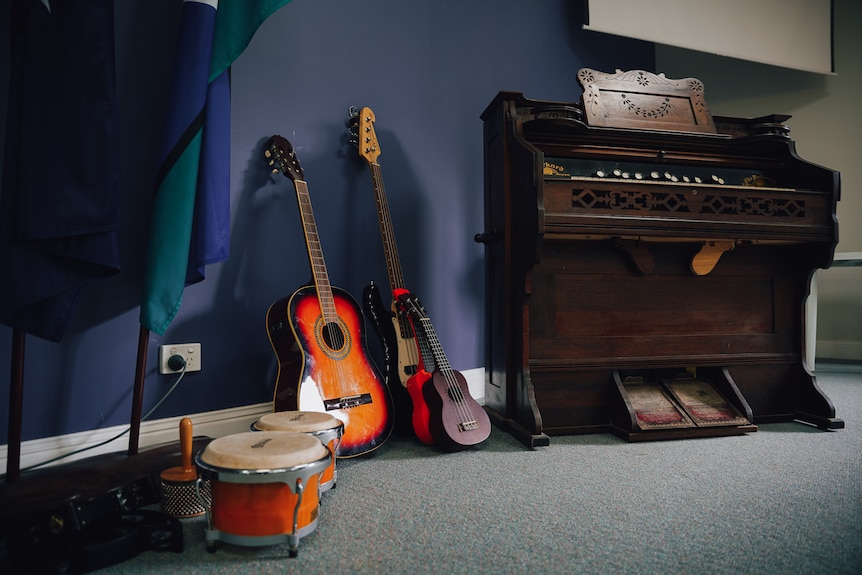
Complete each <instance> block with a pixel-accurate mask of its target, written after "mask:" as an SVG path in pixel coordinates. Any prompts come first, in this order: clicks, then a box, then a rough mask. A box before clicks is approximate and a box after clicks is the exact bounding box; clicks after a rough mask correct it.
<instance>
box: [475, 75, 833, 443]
mask: <svg viewBox="0 0 862 575" xmlns="http://www.w3.org/2000/svg"><path fill="white" fill-rule="evenodd" d="M578 81H579V83H580V84H581V86H582V88H583V96H582V98H581V100H580V102H576V103H567V102H550V101H539V100H532V99H528V98H526V97H524V96H523V94H520V93H513V92H501V93H499V94H498V95H497V97H496V98H495V99H494V100H493V101H492V102H491V103H490V104H489V106H488V107H487V109H486V110H485V111H484V113H483V114H482V120H483V121H484V147H485V166H484V170H485V230H484V231H483V232H482V233H480V234H477V238H476V239H477V241H481V242H483V243H484V244H485V246H486V258H485V262H486V310H485V311H486V314H485V317H486V326H485V337H486V363H485V365H486V389H485V405H486V409H487V410H488V411H489V413H490V414H491V416H492V419H493V420H494V421H495V422H496V423H497V424H499V425H501V426H503V427H504V428H506V429H508V430H509V431H510V432H512V433H513V434H514V435H516V436H517V437H519V438H520V439H521V440H522V441H523V442H524V443H526V444H527V445H530V446H533V447H535V446H537V445H544V444H547V443H548V442H549V437H548V436H549V435H560V434H571V433H588V432H608V431H610V432H614V433H617V434H619V435H621V436H622V437H625V438H626V439H628V440H632V441H638V440H648V439H665V438H675V437H696V436H709V435H728V434H741V433H746V432H750V431H755V430H756V429H757V424H758V423H765V422H773V421H787V420H801V421H804V422H807V423H810V424H812V425H815V426H817V427H820V428H824V429H835V428H840V427H843V422H842V421H841V420H840V419H838V418H836V416H835V408H834V406H833V405H832V403H831V401H830V400H829V398H828V397H826V396H825V395H824V394H823V392H822V391H821V390H820V389H819V388H818V386H817V383H816V379H815V377H814V376H813V375H812V373H811V371H810V370H809V366H808V365H807V363H806V358H805V357H804V352H803V350H804V349H805V342H804V338H805V336H804V333H805V331H804V317H805V316H804V307H805V300H806V297H807V295H808V291H809V286H810V280H811V277H812V274H813V273H814V271H815V270H816V269H818V268H826V267H829V266H830V264H831V261H832V258H833V253H834V249H835V244H836V243H837V234H838V226H837V220H836V203H837V201H838V198H839V174H838V172H836V171H834V170H830V169H828V168H824V167H821V166H817V165H814V164H812V163H809V162H806V161H804V160H802V159H801V158H799V156H798V155H797V153H796V151H795V146H794V142H793V140H792V139H791V138H790V137H789V129H788V128H787V126H786V125H784V122H785V121H786V120H787V119H788V118H789V116H778V115H773V116H765V117H760V118H733V117H722V116H712V115H711V114H710V112H709V109H708V106H707V104H706V101H705V96H704V87H703V85H702V83H701V82H700V81H699V80H697V79H695V78H685V79H680V80H672V79H668V78H666V77H665V76H664V75H661V74H659V75H656V74H652V73H649V72H646V71H641V70H635V71H629V72H622V71H619V70H617V71H616V72H615V73H613V74H606V73H602V72H599V71H596V70H590V69H582V70H580V72H579V73H578Z"/></svg>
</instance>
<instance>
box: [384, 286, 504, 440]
mask: <svg viewBox="0 0 862 575" xmlns="http://www.w3.org/2000/svg"><path fill="white" fill-rule="evenodd" d="M398 304H399V306H400V307H401V308H402V309H403V310H404V311H405V312H406V313H409V314H410V316H411V318H412V319H413V320H415V321H414V326H416V328H417V332H420V331H421V332H422V333H423V334H424V337H425V339H426V341H427V342H428V345H429V346H430V349H431V353H432V354H433V356H434V361H435V363H436V364H437V367H436V369H435V370H434V372H433V374H431V378H430V379H429V380H428V382H427V383H426V385H425V386H424V387H423V393H424V395H425V401H426V402H427V403H428V406H429V410H430V413H431V419H430V422H429V427H430V430H431V434H432V436H433V437H434V441H435V443H437V444H438V445H440V446H442V447H447V448H449V449H452V450H458V449H464V448H467V447H470V446H473V445H477V444H479V443H482V442H483V441H485V440H486V439H488V436H489V435H490V434H491V420H490V419H489V418H488V414H487V413H486V412H485V410H484V409H483V408H482V406H481V405H479V402H477V401H476V400H475V399H474V398H473V396H471V395H470V389H469V388H468V386H467V380H466V379H464V375H463V374H462V373H461V372H458V371H455V370H454V369H452V367H451V366H450V365H449V360H448V359H447V357H446V354H445V353H444V352H443V346H442V345H441V344H440V340H439V339H438V337H437V333H436V332H435V330H434V326H433V325H432V324H431V319H430V318H429V317H428V314H427V313H425V309H424V308H423V307H422V304H421V303H420V302H419V298H417V297H416V296H414V295H413V294H411V293H409V292H402V293H400V294H399V295H398Z"/></svg>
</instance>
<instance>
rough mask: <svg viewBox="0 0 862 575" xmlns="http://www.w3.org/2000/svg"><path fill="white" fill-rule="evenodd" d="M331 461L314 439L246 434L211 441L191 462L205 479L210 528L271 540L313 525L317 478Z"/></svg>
mask: <svg viewBox="0 0 862 575" xmlns="http://www.w3.org/2000/svg"><path fill="white" fill-rule="evenodd" d="M332 459H334V457H333V455H332V453H331V452H330V451H329V450H328V449H327V448H326V447H325V446H324V445H323V444H322V443H321V442H320V441H319V440H318V439H317V438H315V437H312V436H309V435H305V434H302V433H292V432H284V431H276V432H246V433H238V434H234V435H229V436H225V437H221V438H218V439H214V440H213V441H212V442H210V444H209V445H208V446H207V447H206V448H205V449H204V450H203V451H202V452H201V453H199V454H198V456H197V458H196V460H197V465H198V467H199V468H200V470H201V473H202V475H203V476H205V477H209V478H210V479H211V483H212V506H211V509H210V511H211V518H212V523H213V526H214V527H215V528H216V529H217V530H218V531H221V532H224V533H228V534H231V535H242V536H271V535H284V534H292V533H293V534H295V533H296V532H299V531H301V530H302V529H303V528H305V527H308V526H309V525H312V524H315V522H316V520H317V517H318V513H319V504H320V500H319V489H320V484H319V482H320V476H321V474H322V473H323V471H325V469H326V468H327V466H328V465H329V464H330V463H331V460H332ZM300 486H301V494H302V499H301V503H300V504H299V509H298V510H297V502H299V501H300V499H299V493H300ZM294 513H295V514H296V517H295V521H296V529H294Z"/></svg>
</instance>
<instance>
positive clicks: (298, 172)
mask: <svg viewBox="0 0 862 575" xmlns="http://www.w3.org/2000/svg"><path fill="white" fill-rule="evenodd" d="M263 155H264V156H266V158H267V161H268V163H269V165H270V166H272V173H273V174H277V173H279V172H281V173H282V174H284V175H285V176H287V177H288V178H290V179H291V180H293V181H294V182H295V181H297V180H301V181H305V176H304V174H303V172H302V166H300V165H299V159H298V158H297V157H296V152H294V150H293V146H291V145H290V142H288V141H287V139H286V138H283V137H281V136H279V135H275V136H272V137H271V138H270V139H269V141H268V142H267V143H266V150H264V152H263Z"/></svg>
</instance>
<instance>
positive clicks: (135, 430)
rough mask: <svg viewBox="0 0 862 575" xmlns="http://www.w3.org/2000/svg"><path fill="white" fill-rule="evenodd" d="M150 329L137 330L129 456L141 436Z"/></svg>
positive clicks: (135, 450) (135, 448) (135, 452)
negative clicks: (136, 358) (136, 356)
mask: <svg viewBox="0 0 862 575" xmlns="http://www.w3.org/2000/svg"><path fill="white" fill-rule="evenodd" d="M149 339H150V330H149V329H147V328H145V327H144V326H141V329H140V331H139V332H138V363H137V366H136V367H135V390H134V394H133V397H132V416H131V425H130V429H129V451H128V454H129V456H132V455H137V454H138V439H139V438H140V436H141V410H142V406H143V405H144V374H145V373H146V369H147V347H148V346H149Z"/></svg>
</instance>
